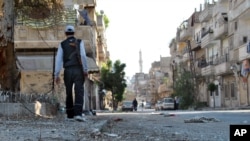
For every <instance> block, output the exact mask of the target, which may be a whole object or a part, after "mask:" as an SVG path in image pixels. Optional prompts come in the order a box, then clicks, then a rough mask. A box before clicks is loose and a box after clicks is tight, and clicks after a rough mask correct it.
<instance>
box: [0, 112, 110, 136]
mask: <svg viewBox="0 0 250 141" xmlns="http://www.w3.org/2000/svg"><path fill="white" fill-rule="evenodd" d="M85 117H86V119H87V121H86V122H78V121H66V120H65V118H64V116H61V117H60V116H58V117H55V118H52V119H45V118H39V117H33V118H28V119H27V118H15V119H5V117H0V137H1V140H4V141H13V140H15V141H24V140H26V141H28V140H29V141H35V140H36V141H37V140H39V141H66V140H93V139H95V137H96V136H100V135H101V131H102V128H103V127H104V126H105V125H106V124H107V119H105V118H103V117H98V116H85Z"/></svg>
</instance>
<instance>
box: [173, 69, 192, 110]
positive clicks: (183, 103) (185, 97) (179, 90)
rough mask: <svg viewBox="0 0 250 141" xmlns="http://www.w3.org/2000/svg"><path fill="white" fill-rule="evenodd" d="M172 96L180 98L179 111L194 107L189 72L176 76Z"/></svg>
mask: <svg viewBox="0 0 250 141" xmlns="http://www.w3.org/2000/svg"><path fill="white" fill-rule="evenodd" d="M173 96H178V97H179V98H180V105H179V106H180V108H181V109H187V108H189V107H190V106H193V105H194V103H195V95H194V84H193V82H192V78H191V74H190V72H183V73H181V74H180V75H179V76H178V78H177V80H176V82H175V87H174V94H173Z"/></svg>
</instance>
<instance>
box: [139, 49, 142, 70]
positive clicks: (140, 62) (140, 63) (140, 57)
mask: <svg viewBox="0 0 250 141" xmlns="http://www.w3.org/2000/svg"><path fill="white" fill-rule="evenodd" d="M139 65H140V73H142V53H141V50H140V51H139Z"/></svg>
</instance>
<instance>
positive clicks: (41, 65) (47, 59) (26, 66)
mask: <svg viewBox="0 0 250 141" xmlns="http://www.w3.org/2000/svg"><path fill="white" fill-rule="evenodd" d="M17 58H18V62H17V64H18V65H17V66H18V68H19V69H20V70H34V71H48V70H49V71H52V70H53V56H48V55H41V56H17Z"/></svg>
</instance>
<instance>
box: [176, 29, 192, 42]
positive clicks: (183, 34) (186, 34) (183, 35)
mask: <svg viewBox="0 0 250 141" xmlns="http://www.w3.org/2000/svg"><path fill="white" fill-rule="evenodd" d="M193 31H194V30H193V27H188V28H184V29H182V30H181V31H180V37H179V40H180V41H186V40H187V39H188V38H190V37H192V36H193Z"/></svg>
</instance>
